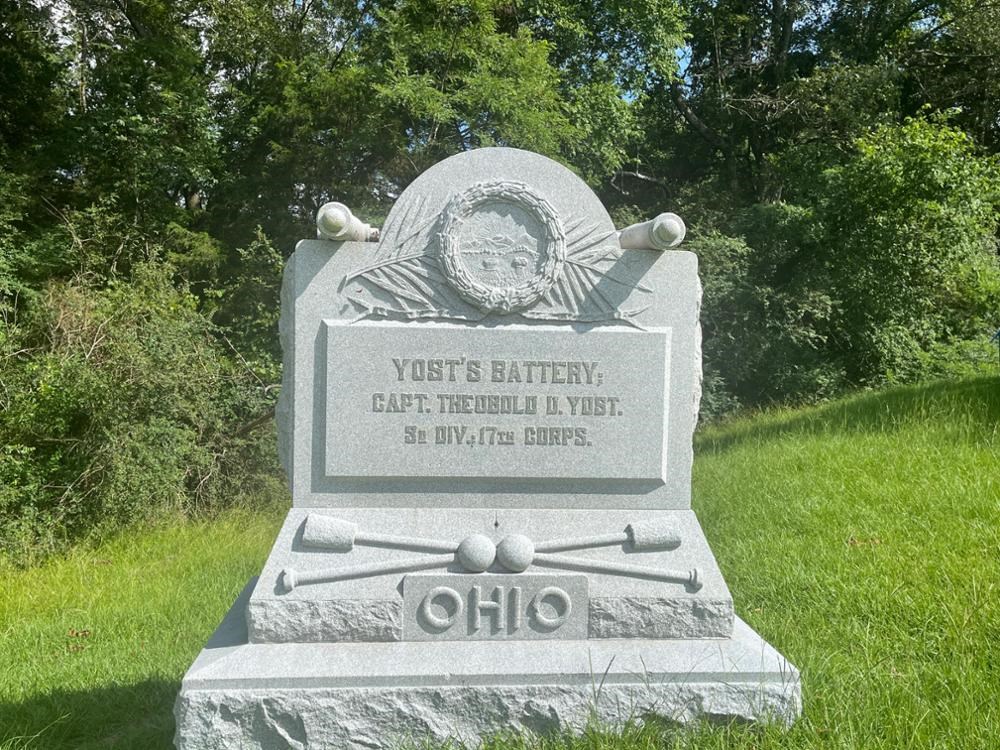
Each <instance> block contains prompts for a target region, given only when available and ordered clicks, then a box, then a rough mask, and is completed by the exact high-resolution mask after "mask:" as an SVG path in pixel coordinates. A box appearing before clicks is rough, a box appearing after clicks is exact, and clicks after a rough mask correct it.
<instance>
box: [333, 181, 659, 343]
mask: <svg viewBox="0 0 1000 750" xmlns="http://www.w3.org/2000/svg"><path fill="white" fill-rule="evenodd" d="M498 199H500V200H505V201H509V202H511V203H515V204H516V205H519V206H521V207H522V208H525V209H526V210H528V211H529V212H530V213H531V214H532V215H534V216H536V217H537V218H538V219H539V221H540V222H541V223H542V225H543V226H544V227H545V231H546V233H547V235H548V237H547V240H548V242H549V255H548V258H547V259H546V262H545V264H543V269H542V270H543V273H542V274H539V275H538V276H536V277H535V278H534V279H532V280H531V281H530V282H528V283H527V284H525V285H523V287H522V286H519V287H515V289H514V290H513V291H505V290H502V289H496V288H491V287H488V286H486V285H483V284H479V283H478V282H477V280H476V279H474V278H473V277H472V276H471V275H470V274H469V273H468V271H467V270H466V269H465V268H464V266H463V264H461V263H455V262H454V258H455V255H456V254H457V252H458V248H457V246H455V244H454V243H455V240H454V238H455V237H457V235H458V232H457V231H455V229H456V228H457V222H461V221H463V220H464V219H465V218H466V217H467V216H468V215H469V212H470V211H474V210H475V207H476V206H478V205H481V204H482V203H483V202H484V201H486V200H498ZM400 200H401V201H405V203H404V204H403V205H401V206H397V210H396V211H394V220H393V222H392V223H391V225H389V226H386V227H385V228H384V229H383V232H382V238H381V241H380V242H379V246H378V249H377V251H376V253H375V257H374V258H373V261H372V263H371V264H370V265H368V266H366V267H364V268H362V269H361V270H359V271H358V272H357V273H355V274H353V275H352V276H350V277H348V278H347V279H346V280H345V281H344V287H343V292H344V294H345V296H346V297H347V299H348V300H350V302H351V303H352V304H353V305H354V306H355V307H356V308H357V309H358V310H359V312H360V313H361V315H360V318H367V317H383V318H397V319H398V318H402V319H434V318H438V319H442V318H443V319H452V320H467V321H478V320H482V319H483V318H485V317H486V316H487V315H490V314H494V313H499V314H517V315H519V316H521V317H523V318H527V319H531V320H560V321H577V322H581V323H597V322H605V321H622V322H626V323H631V322H632V320H633V319H634V318H635V317H636V316H637V315H639V314H640V313H641V312H642V311H643V310H645V309H646V308H647V307H648V304H642V303H641V300H642V298H644V297H646V296H649V295H651V294H652V292H653V290H652V288H651V287H649V286H647V285H645V284H643V283H642V282H641V280H640V278H639V277H638V276H637V275H636V274H635V273H633V272H632V270H631V268H630V267H629V265H628V264H626V263H624V262H620V261H621V256H622V251H621V248H620V246H619V245H618V240H617V236H616V233H615V232H613V231H612V232H607V231H601V230H600V227H599V224H597V223H596V222H595V223H588V222H587V221H586V219H584V218H577V219H575V220H571V221H570V222H567V224H565V225H564V224H563V223H562V222H560V220H559V216H558V215H557V214H556V212H555V210H554V209H553V208H552V207H551V205H550V204H549V203H548V202H547V201H545V199H544V198H542V197H541V196H538V195H537V194H535V193H534V192H533V191H531V190H530V189H528V188H527V187H526V186H524V185H522V184H521V183H516V182H509V181H495V182H488V183H480V184H477V185H474V186H472V187H471V188H470V189H468V190H466V191H463V192H462V193H459V194H457V195H456V196H454V197H453V198H452V200H451V201H450V202H449V204H448V206H447V207H446V209H445V210H444V211H443V212H442V213H441V214H440V215H439V214H437V213H436V212H434V211H433V210H431V209H430V208H429V207H428V205H427V200H426V198H424V197H423V196H412V197H408V196H407V195H406V193H404V194H403V196H402V197H401V198H400ZM395 217H398V218H395ZM564 227H565V228H564ZM550 238H551V239H550ZM559 238H561V240H560V239H559ZM449 257H451V258H452V260H451V261H449ZM449 262H451V263H453V264H454V267H453V268H449V267H448V263H449ZM625 300H629V302H630V306H628V307H623V301H625ZM637 301H639V302H640V304H636V302H637Z"/></svg>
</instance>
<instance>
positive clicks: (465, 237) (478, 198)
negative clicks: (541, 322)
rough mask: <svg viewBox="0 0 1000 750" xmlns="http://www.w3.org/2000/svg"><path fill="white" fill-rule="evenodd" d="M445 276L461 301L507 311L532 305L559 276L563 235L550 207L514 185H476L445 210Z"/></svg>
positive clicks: (525, 188) (563, 249)
mask: <svg viewBox="0 0 1000 750" xmlns="http://www.w3.org/2000/svg"><path fill="white" fill-rule="evenodd" d="M440 242H441V265H442V267H443V269H444V273H445V276H446V277H447V278H448V280H449V281H450V282H451V284H452V285H453V286H454V287H455V288H456V289H457V290H458V291H459V293H460V294H461V295H462V296H463V297H465V298H466V299H467V300H469V301H470V302H472V303H473V304H475V305H478V306H479V307H481V308H483V309H486V310H496V311H498V312H510V311H512V310H518V309H522V308H525V307H529V306H530V305H533V304H534V303H535V302H537V301H538V300H539V299H540V298H541V297H542V296H543V295H544V294H545V293H546V292H547V291H548V290H549V289H550V288H551V287H552V285H553V284H554V283H555V281H556V279H558V278H559V274H560V273H562V267H563V262H564V261H565V259H566V236H565V234H564V232H563V228H562V223H561V222H560V221H559V216H558V215H557V214H556V212H555V209H553V208H552V206H551V205H550V204H549V202H548V201H546V200H545V199H544V198H542V197H541V196H540V195H538V194H537V193H535V192H534V191H532V190H531V188H529V187H528V186H527V185H524V184H522V183H520V182H508V181H498V182H480V183H478V184H476V185H473V186H472V187H471V188H469V189H468V190H466V191H464V192H462V193H459V194H458V195H456V196H455V197H454V198H452V200H451V202H450V203H449V204H448V206H447V207H446V208H445V211H444V215H443V217H442V225H441V232H440Z"/></svg>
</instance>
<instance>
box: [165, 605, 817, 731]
mask: <svg viewBox="0 0 1000 750" xmlns="http://www.w3.org/2000/svg"><path fill="white" fill-rule="evenodd" d="M242 599H243V601H245V596H244V597H243V598H242ZM241 604H242V602H238V603H237V606H235V607H234V608H233V610H231V612H230V614H229V615H228V616H227V618H226V620H225V621H224V622H223V624H222V626H220V628H219V630H218V631H217V633H216V634H215V636H213V639H212V641H211V642H210V643H209V645H208V647H207V648H206V649H205V650H204V651H203V652H202V654H201V656H199V658H198V660H197V661H196V662H195V664H194V666H193V667H192V668H191V670H189V672H188V674H187V675H186V676H185V678H184V683H183V685H182V691H181V695H180V697H179V698H178V700H177V704H176V707H175V715H176V718H177V726H178V733H177V737H176V744H177V747H178V748H179V750H196V749H197V750H207V749H214V748H219V749H220V750H221V749H222V748H227V749H228V748H234V747H241V748H262V749H263V748H288V747H291V748H307V747H309V748H313V747H338V748H340V747H344V748H359V749H360V748H382V747H391V746H393V745H394V744H397V743H398V742H399V741H401V740H404V739H407V738H416V739H418V740H426V739H434V740H439V741H442V740H445V739H449V738H451V739H458V740H460V741H465V742H470V743H473V744H475V743H476V742H477V740H478V738H479V737H480V736H481V735H483V734H485V733H489V732H494V731H497V730H499V729H513V730H524V731H528V732H532V733H545V732H549V731H553V730H565V729H570V730H579V729H582V728H583V727H584V726H586V724H587V722H588V720H590V719H591V717H597V718H598V719H599V720H600V721H601V722H604V723H605V724H607V725H608V726H615V725H619V724H620V723H622V722H624V721H626V720H629V719H639V720H641V719H643V718H648V717H650V716H658V717H662V718H665V719H668V720H672V721H678V722H686V721H692V720H695V719H698V718H709V719H734V718H735V719H744V720H748V721H757V720H765V721H777V722H781V723H790V722H791V721H792V720H794V718H795V717H796V716H797V715H798V714H799V712H800V710H801V693H800V687H799V675H798V672H797V671H796V670H795V668H794V667H792V666H791V665H790V664H788V662H787V661H785V659H784V658H783V657H781V656H780V655H779V654H778V653H777V652H776V651H775V650H774V649H772V648H771V647H770V646H768V645H767V644H766V643H765V642H764V641H762V640H761V639H760V637H759V636H757V635H756V634H755V633H754V632H753V631H752V630H751V629H750V628H749V627H747V626H746V624H744V623H743V622H742V621H740V620H736V622H735V626H734V629H733V634H732V637H730V638H724V639H703V640H699V639H688V640H683V641H677V640H651V639H642V640H638V639H637V640H606V641H601V640H575V641H523V642H512V641H505V642H499V643H492V642H483V641H477V642H470V641H463V642H423V643H353V644H352V643H341V644H333V643H325V644H282V645H277V644H275V645H258V644H247V642H246V638H245V623H244V621H243V616H242V612H243V608H242V606H241Z"/></svg>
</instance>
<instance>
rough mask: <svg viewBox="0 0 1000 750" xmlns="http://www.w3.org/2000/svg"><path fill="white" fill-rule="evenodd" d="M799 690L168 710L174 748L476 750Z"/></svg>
mask: <svg viewBox="0 0 1000 750" xmlns="http://www.w3.org/2000/svg"><path fill="white" fill-rule="evenodd" d="M799 700H800V699H799V696H798V693H797V692H795V691H793V690H790V689H788V688H787V687H785V686H782V685H779V684H762V685H754V684H747V683H740V684H731V683H724V682H705V683H683V684H673V683H666V684H657V685H649V686H646V685H608V684H605V685H604V686H603V687H602V688H601V691H600V695H599V698H598V700H597V701H596V704H595V701H594V696H593V691H592V690H591V689H590V688H588V687H580V686H574V687H569V686H563V685H559V684H554V685H523V686H520V687H504V686H491V687H481V686H471V687H464V686H463V687H451V688H402V689H400V688H396V689H393V688H365V689H341V690H283V689H272V690H268V691H267V692H266V693H261V692H259V691H251V690H242V691H211V690H198V691H192V692H190V693H187V694H186V695H185V696H184V697H183V698H182V699H181V700H180V701H179V702H178V704H177V707H176V710H175V713H176V718H177V722H178V724H183V725H184V726H185V727H187V731H186V733H185V735H184V737H183V738H181V739H180V740H179V741H178V743H177V748H178V750H215V749H216V748H217V749H218V750H229V749H230V748H237V747H238V748H242V749H243V750H252V749H254V748H260V749H261V750H271V749H272V748H295V749H296V750H299V749H301V750H305V749H306V748H318V747H330V748H345V749H346V748H351V749H352V750H362V749H363V748H366V749H370V748H389V747H393V746H397V745H400V744H403V743H405V742H406V741H407V740H411V741H416V742H427V741H430V740H433V741H438V742H444V741H446V740H458V741H459V742H464V743H468V744H470V745H472V746H475V745H477V744H478V742H479V738H481V737H482V736H484V735H488V734H490V733H494V732H497V731H500V730H504V731H515V732H526V733H528V734H535V735H544V734H546V733H550V732H560V731H582V730H583V729H585V728H586V727H587V726H588V723H589V722H590V721H591V720H592V719H594V718H596V719H597V720H598V721H599V722H600V723H602V724H604V725H605V726H607V727H608V728H616V727H620V726H622V725H623V724H624V722H625V721H627V720H629V719H632V720H638V721H642V720H643V719H646V718H649V717H659V718H662V719H666V720H669V721H676V722H681V723H684V722H690V721H694V720H696V719H709V720H733V719H737V720H744V721H776V722H780V723H787V722H789V719H790V718H791V717H795V716H797V715H798V713H799V712H800V710H801V707H800V703H799Z"/></svg>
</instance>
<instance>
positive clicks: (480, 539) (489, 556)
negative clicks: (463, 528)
mask: <svg viewBox="0 0 1000 750" xmlns="http://www.w3.org/2000/svg"><path fill="white" fill-rule="evenodd" d="M496 554H497V548H496V545H495V544H493V542H492V541H491V540H490V538H489V537H488V536H483V535H482V534H473V535H472V536H467V537H465V539H463V540H462V543H461V544H459V545H458V551H457V552H456V553H455V556H456V557H457V558H458V562H459V564H460V565H461V566H462V567H463V568H465V569H466V570H467V571H469V572H470V573H482V572H483V571H484V570H486V569H487V568H488V567H490V565H492V564H493V558H494V557H496Z"/></svg>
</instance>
